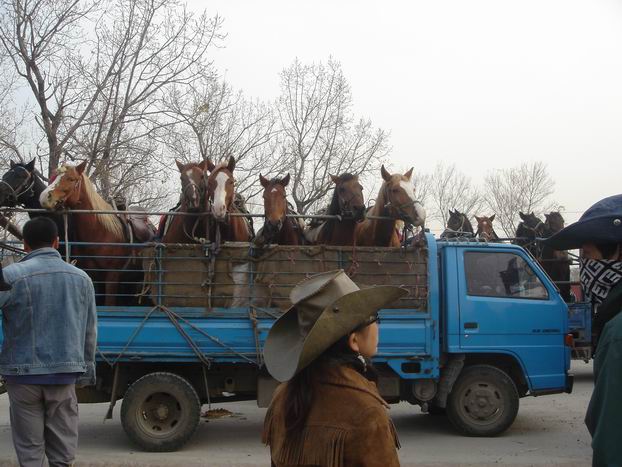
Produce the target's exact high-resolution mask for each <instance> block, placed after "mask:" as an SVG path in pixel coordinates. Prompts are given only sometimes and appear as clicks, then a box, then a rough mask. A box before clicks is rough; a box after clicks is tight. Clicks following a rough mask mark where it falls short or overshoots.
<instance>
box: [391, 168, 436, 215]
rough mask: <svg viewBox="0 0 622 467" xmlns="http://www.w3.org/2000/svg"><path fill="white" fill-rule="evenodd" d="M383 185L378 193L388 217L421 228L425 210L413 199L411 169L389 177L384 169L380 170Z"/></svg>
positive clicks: (413, 190) (413, 188) (413, 189)
mask: <svg viewBox="0 0 622 467" xmlns="http://www.w3.org/2000/svg"><path fill="white" fill-rule="evenodd" d="M380 172H381V174H382V178H383V180H384V183H383V184H382V188H381V189H380V192H381V194H382V198H384V199H383V200H382V201H383V202H384V208H385V209H387V210H388V211H389V215H390V216H391V217H392V218H394V219H398V220H402V221H404V222H405V223H406V224H408V225H413V226H423V225H424V223H425V217H426V214H425V209H423V206H422V205H421V203H420V202H419V201H417V200H416V198H415V187H414V186H413V183H412V175H413V169H412V168H411V169H410V170H409V171H408V172H406V173H405V174H403V175H402V174H393V175H391V174H390V173H389V172H387V170H386V169H385V168H384V165H383V166H382V168H381V169H380Z"/></svg>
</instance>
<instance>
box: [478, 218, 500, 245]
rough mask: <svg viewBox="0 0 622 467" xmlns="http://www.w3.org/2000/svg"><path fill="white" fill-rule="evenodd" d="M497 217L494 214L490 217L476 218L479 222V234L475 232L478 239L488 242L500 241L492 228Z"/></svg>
mask: <svg viewBox="0 0 622 467" xmlns="http://www.w3.org/2000/svg"><path fill="white" fill-rule="evenodd" d="M495 216H496V215H495V214H493V215H492V216H490V217H486V216H481V217H478V216H475V220H477V232H475V236H476V237H477V238H478V239H480V240H484V241H487V242H490V241H493V240H498V239H499V237H498V236H497V234H496V232H495V229H494V228H493V226H492V223H493V222H494V220H495Z"/></svg>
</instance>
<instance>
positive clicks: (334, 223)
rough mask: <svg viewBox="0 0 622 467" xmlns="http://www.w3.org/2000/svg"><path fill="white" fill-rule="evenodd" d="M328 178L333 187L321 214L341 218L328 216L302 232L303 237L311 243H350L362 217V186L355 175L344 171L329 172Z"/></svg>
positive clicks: (363, 211)
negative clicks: (336, 174) (331, 194)
mask: <svg viewBox="0 0 622 467" xmlns="http://www.w3.org/2000/svg"><path fill="white" fill-rule="evenodd" d="M330 178H331V180H332V182H333V183H334V184H335V189H334V191H333V197H332V198H331V202H330V205H329V206H328V209H327V210H326V211H325V212H324V214H326V215H331V216H339V217H340V219H328V220H326V221H323V222H321V223H320V224H319V225H317V226H313V227H310V228H309V229H308V230H307V231H306V232H305V237H306V239H307V240H308V241H309V242H310V243H316V244H323V245H340V246H348V245H353V244H354V239H355V234H354V231H355V229H356V226H357V225H358V224H359V223H360V222H361V221H362V220H363V219H364V218H365V200H364V198H363V186H362V185H361V184H360V183H359V177H358V175H352V174H349V173H344V174H341V175H339V176H335V175H331V176H330Z"/></svg>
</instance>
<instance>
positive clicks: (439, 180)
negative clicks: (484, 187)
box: [429, 163, 483, 226]
mask: <svg viewBox="0 0 622 467" xmlns="http://www.w3.org/2000/svg"><path fill="white" fill-rule="evenodd" d="M429 183H430V192H429V197H430V201H431V203H430V204H431V206H432V210H431V211H432V212H431V217H432V218H433V219H436V220H438V221H439V222H441V223H442V224H443V226H445V225H447V220H448V218H449V210H450V209H452V210H454V209H457V210H458V211H460V212H463V213H465V214H467V216H469V218H470V217H472V216H474V215H475V214H478V213H479V211H480V210H481V208H482V206H483V199H482V195H481V193H480V191H479V190H478V189H477V187H476V186H474V185H473V183H472V182H471V179H470V178H469V177H467V176H466V175H464V174H463V173H462V172H460V171H459V170H458V168H457V167H456V166H455V165H445V164H443V163H439V164H437V165H436V168H435V169H434V173H433V174H431V175H430V182H429Z"/></svg>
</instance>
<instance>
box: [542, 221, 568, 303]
mask: <svg viewBox="0 0 622 467" xmlns="http://www.w3.org/2000/svg"><path fill="white" fill-rule="evenodd" d="M544 217H545V219H546V220H545V221H544V237H550V236H551V235H554V234H556V233H557V232H559V231H560V230H561V229H563V228H564V224H565V221H564V218H563V217H562V215H561V214H560V213H559V212H557V211H553V212H551V213H549V214H545V215H544ZM540 264H541V265H542V268H543V269H544V270H545V271H546V273H547V274H548V275H549V277H550V278H551V279H552V280H553V282H555V283H556V284H557V287H558V288H559V293H560V294H561V296H562V298H563V299H564V301H566V302H571V301H572V295H571V293H570V289H571V287H570V259H569V257H568V252H567V251H559V250H553V249H552V248H551V247H549V246H546V245H543V247H542V253H541V260H540Z"/></svg>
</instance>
